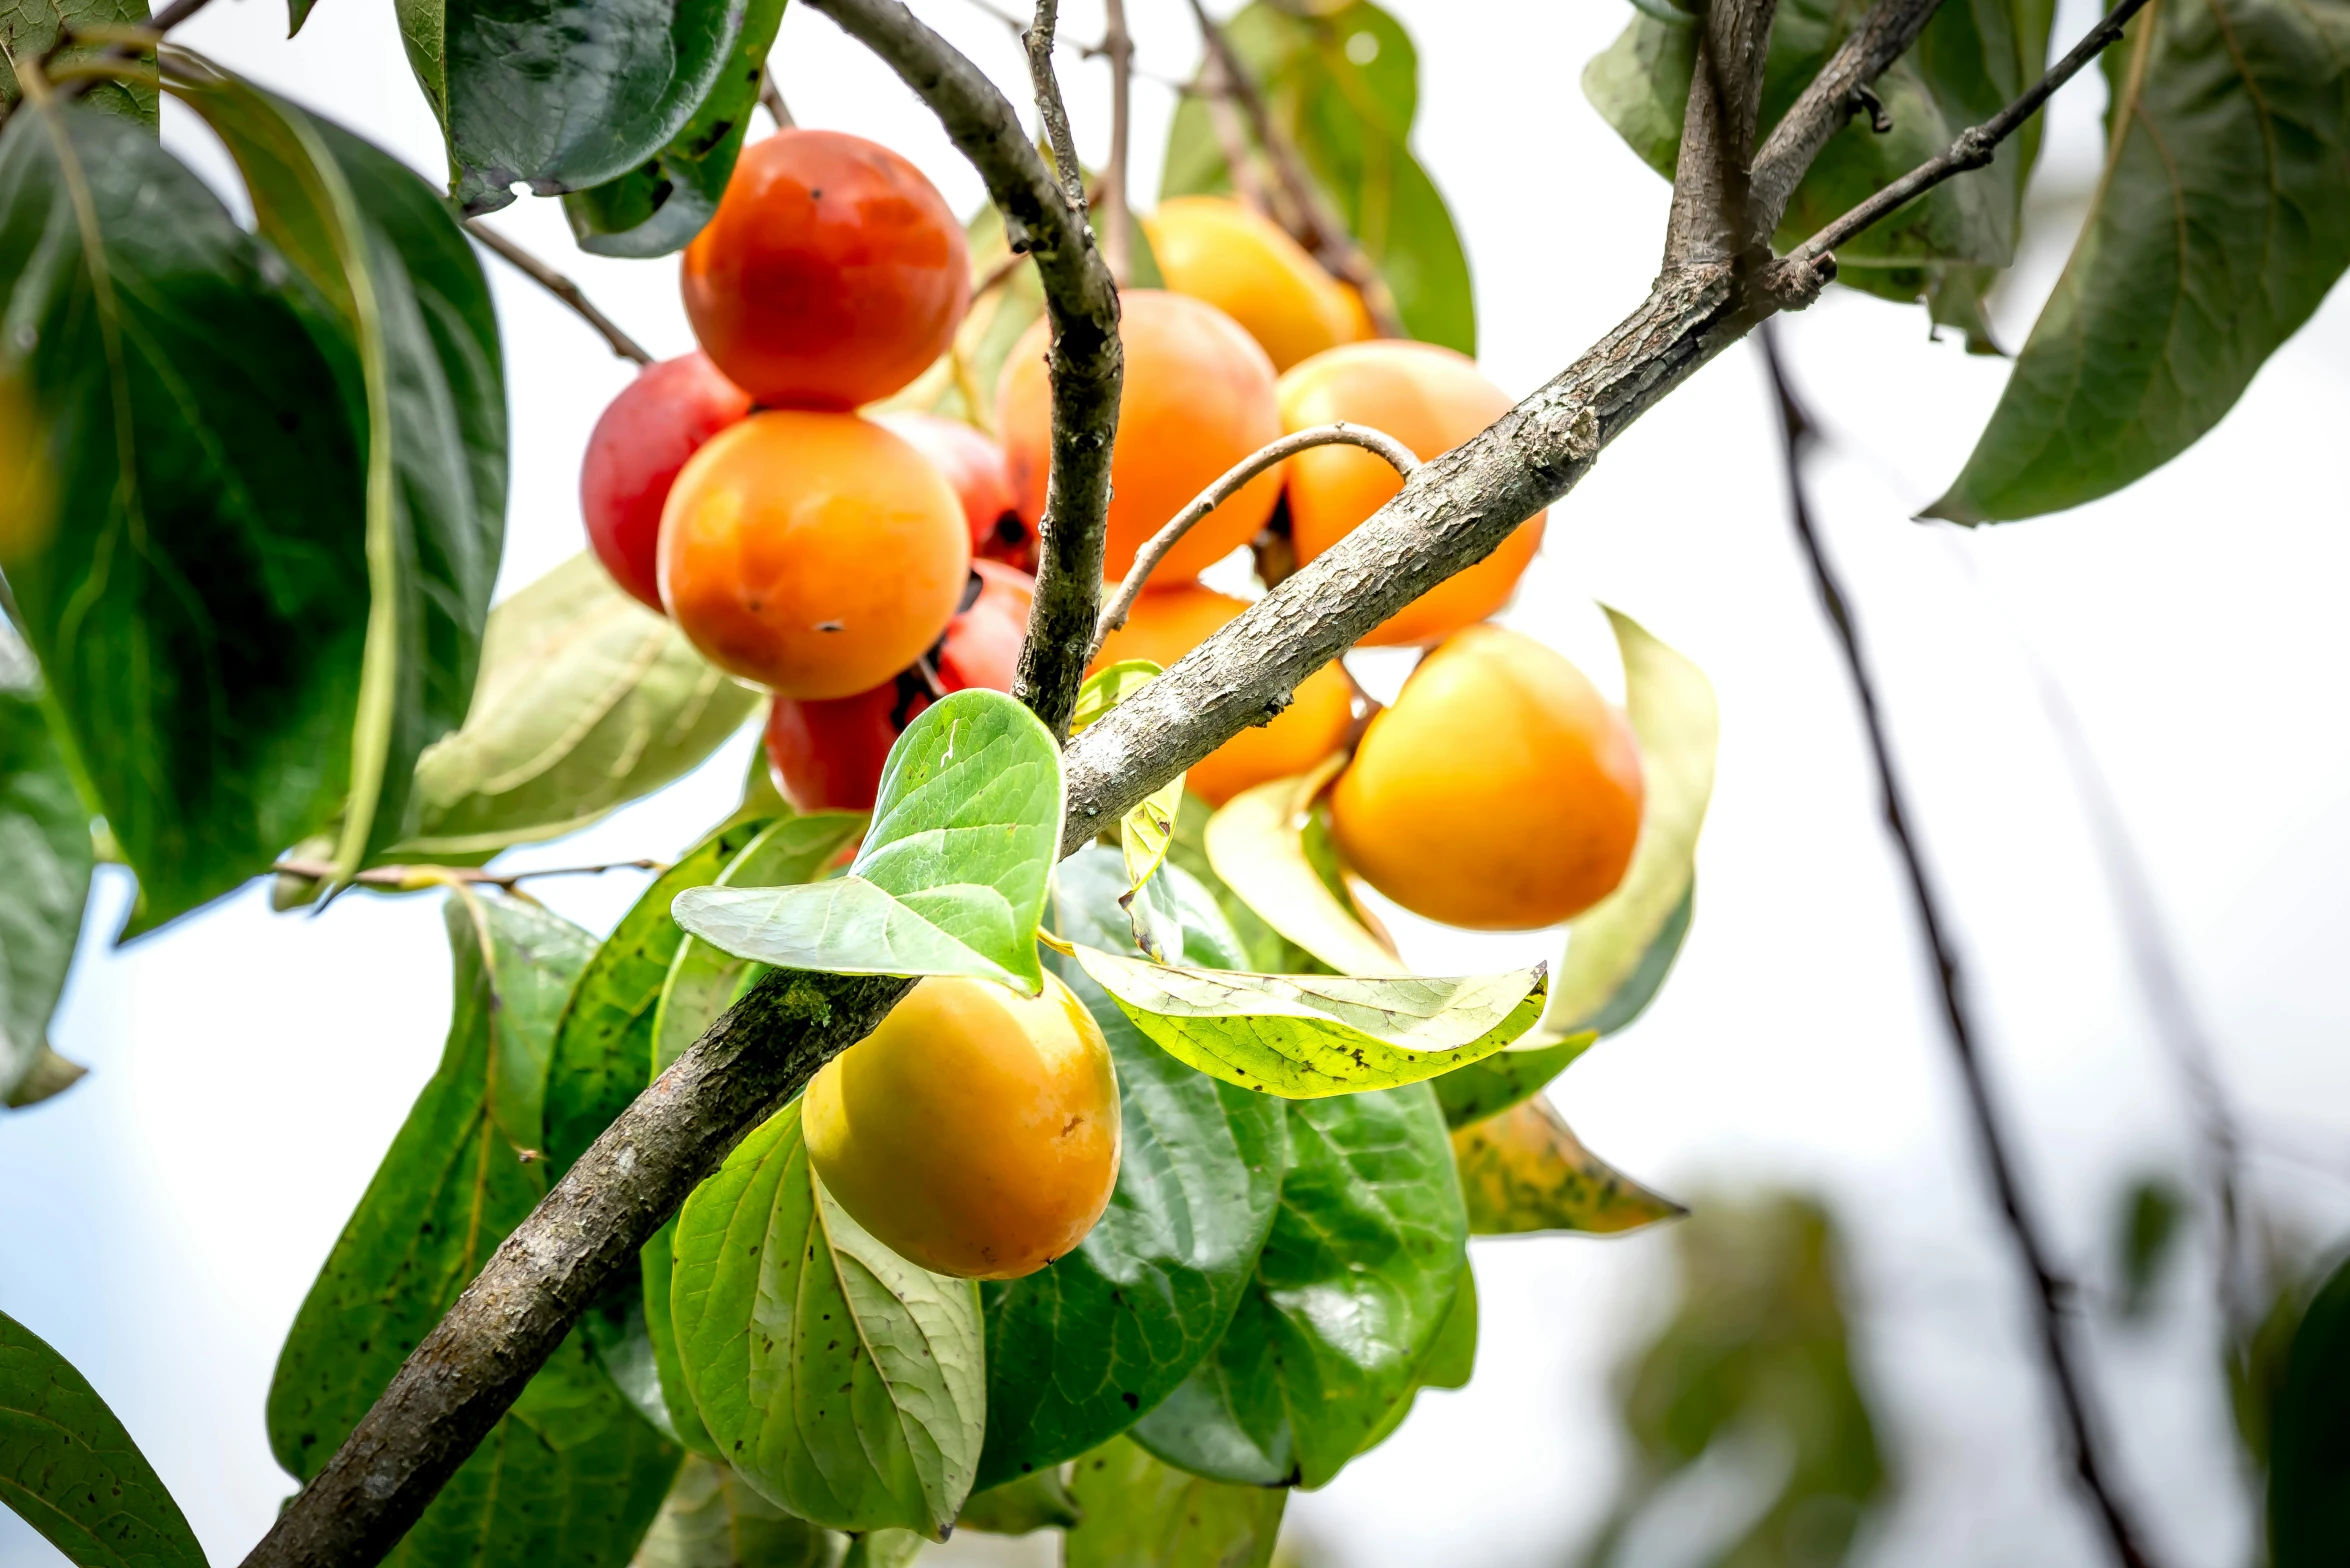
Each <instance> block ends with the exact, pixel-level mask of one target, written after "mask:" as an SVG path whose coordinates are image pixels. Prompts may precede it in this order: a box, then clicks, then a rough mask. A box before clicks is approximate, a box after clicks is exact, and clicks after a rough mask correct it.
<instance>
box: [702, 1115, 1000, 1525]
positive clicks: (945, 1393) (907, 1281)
mask: <svg viewBox="0 0 2350 1568" xmlns="http://www.w3.org/2000/svg"><path fill="white" fill-rule="evenodd" d="M671 1301H672V1305H673V1306H674V1308H675V1311H676V1315H677V1344H678V1349H679V1351H680V1352H681V1353H682V1355H683V1357H684V1361H685V1372H686V1377H687V1380H688V1382H689V1384H690V1385H691V1387H692V1389H693V1396H694V1402H695V1404H696V1405H697V1406H698V1407H699V1408H700V1410H701V1414H702V1420H703V1422H704V1424H705V1425H707V1426H708V1427H709V1429H710V1435H711V1436H712V1437H714V1438H716V1439H717V1440H718V1444H719V1447H720V1449H721V1450H722V1451H723V1452H724V1453H725V1454H726V1455H727V1457H728V1458H729V1460H730V1461H731V1462H732V1463H733V1465H734V1467H735V1468H736V1469H737V1470H739V1471H741V1472H742V1473H743V1474H744V1476H745V1477H746V1478H747V1479H749V1480H750V1481H751V1482H752V1484H753V1485H755V1486H757V1487H758V1488H759V1490H760V1491H762V1492H764V1493H766V1494H767V1495H768V1496H769V1497H771V1498H773V1499H775V1500H776V1501H777V1502H780V1503H781V1504H783V1506H784V1507H786V1508H788V1509H790V1510H791V1511H792V1512H793V1513H795V1514H798V1515H799V1516H800V1517H801V1518H803V1519H808V1520H811V1521H813V1522H815V1523H817V1524H822V1525H827V1526H830V1527H831V1528H833V1529H838V1530H880V1529H886V1528H890V1527H897V1528H903V1529H912V1530H916V1531H919V1532H921V1533H922V1534H924V1535H927V1536H929V1537H931V1538H932V1539H944V1538H945V1534H946V1532H947V1531H948V1530H949V1529H951V1528H952V1527H953V1525H954V1522H955V1515H956V1513H957V1512H958V1511H960V1509H961V1508H962V1506H963V1499H964V1498H965V1497H967V1496H969V1495H970V1491H971V1479H972V1475H973V1474H974V1472H975V1470H976V1468H977V1466H978V1461H979V1446H980V1440H981V1435H982V1429H983V1427H984V1424H985V1420H986V1375H987V1374H986V1369H985V1367H984V1365H983V1352H982V1344H981V1325H980V1317H979V1288H978V1286H977V1285H975V1284H973V1283H972V1282H971V1281H969V1280H952V1279H946V1278H944V1277H942V1276H940V1275H936V1274H932V1273H929V1272H927V1271H925V1270H923V1269H920V1268H917V1267H916V1266H915V1265H913V1264H911V1263H908V1262H907V1261H906V1260H905V1259H903V1258H901V1257H899V1256H897V1254H895V1253H893V1252H891V1251H890V1250H889V1249H888V1248H886V1247H884V1246H882V1245H881V1243H879V1242H877V1241H875V1240H874V1239H873V1238H872V1237H871V1236H869V1235H867V1234H866V1233H865V1231H864V1229H863V1228H862V1227H861V1226H859V1225H858V1224H857V1222H856V1221H855V1220H852V1219H850V1218H849V1216H848V1214H847V1213H846V1212H845V1211H844V1210H842V1208H841V1207H840V1206H839V1205H838V1204H836V1203H834V1202H833V1201H832V1198H831V1196H830V1195H829V1194H827V1193H826V1192H825V1191H824V1189H823V1187H822V1185H821V1184H820V1183H819V1182H818V1181H817V1180H816V1176H815V1172H814V1170H813V1169H812V1168H811V1167H810V1165H809V1163H808V1152H807V1145H806V1143H805V1142H804V1141H803V1140H802V1138H801V1135H800V1107H799V1102H798V1101H796V1100H795V1101H794V1102H792V1103H791V1104H790V1105H787V1106H785V1107H784V1108H783V1109H782V1110H781V1111H779V1112H777V1113H776V1114H775V1115H774V1116H772V1117H770V1118H769V1119H768V1120H767V1122H766V1124H765V1125H764V1126H762V1127H760V1128H759V1130H758V1131H756V1132H754V1133H752V1134H751V1135H750V1137H748V1138H746V1139H744V1140H743V1142H742V1143H741V1144H740V1145H739V1146H738V1147H737V1148H736V1149H735V1151H734V1152H733V1153H732V1154H730V1155H728V1156H727V1159H726V1163H725V1165H724V1166H722V1167H721V1168H720V1169H719V1171H718V1174H716V1175H715V1176H712V1177H711V1178H710V1179H709V1180H708V1181H705V1182H704V1183H703V1184H702V1185H701V1186H700V1187H699V1188H698V1189H696V1191H695V1192H694V1195H693V1196H692V1197H691V1198H689V1199H687V1200H686V1205H685V1209H684V1211H683V1212H682V1213H681V1214H680V1215H679V1216H678V1221H677V1274H676V1282H675V1284H674V1285H673V1287H672V1294H671Z"/></svg>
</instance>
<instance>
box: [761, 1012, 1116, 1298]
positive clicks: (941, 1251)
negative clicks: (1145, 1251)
mask: <svg viewBox="0 0 2350 1568" xmlns="http://www.w3.org/2000/svg"><path fill="white" fill-rule="evenodd" d="M800 1122H801V1126H802V1128H803V1129H804V1130H805V1134H806V1137H807V1140H808V1158H809V1160H810V1162H811V1163H813V1164H814V1166H815V1167H816V1174H817V1175H818V1176H819V1177H821V1178H822V1179H823V1182H824V1186H825V1189H826V1190H827V1191H829V1192H830V1193H831V1194H832V1196H833V1197H834V1198H835V1199H836V1200H838V1202H839V1203H840V1206H841V1207H842V1208H844V1209H846V1210H848V1211H849V1214H850V1216H851V1217H852V1218H854V1219H855V1220H856V1222H857V1223H858V1224H860V1225H862V1226H864V1227H865V1228H866V1229H867V1230H869V1231H871V1232H872V1233H873V1235H874V1236H875V1237H876V1238H877V1239H879V1240H880V1241H881V1243H882V1244H883V1245H885V1246H887V1247H888V1248H889V1249H890V1250H891V1251H893V1252H895V1253H897V1254H898V1255H899V1256H900V1257H902V1258H906V1259H908V1260H910V1261H912V1262H915V1263H919V1264H921V1265H922V1266H923V1267H924V1268H926V1269H929V1270H931V1271H932V1272H933V1273H938V1274H953V1275H957V1276H959V1277H961V1278H964V1279H1018V1278H1019V1277H1020V1276H1021V1275H1023V1274H1033V1273H1035V1272H1036V1271H1037V1270H1038V1269H1041V1268H1043V1267H1044V1266H1045V1265H1046V1264H1048V1263H1050V1262H1052V1261H1053V1260H1054V1259H1055V1258H1058V1257H1062V1256H1064V1255H1066V1254H1067V1253H1068V1252H1069V1251H1070V1250H1071V1249H1072V1248H1074V1247H1075V1246H1076V1245H1077V1244H1078V1243H1079V1242H1080V1241H1083V1240H1084V1239H1085V1233H1086V1232H1087V1231H1090V1230H1092V1229H1093V1225H1094V1221H1096V1220H1098V1219H1100V1218H1101V1217H1102V1210H1103V1209H1105V1208H1107V1207H1108V1206H1109V1202H1110V1190H1111V1188H1113V1187H1114V1186H1116V1185H1117V1181H1118V1078H1117V1073H1116V1071H1115V1070H1114V1069H1113V1067H1112V1065H1111V1062H1110V1046H1109V1042H1108V1041H1107V1040H1105V1039H1103V1038H1102V1031H1101V1025H1099V1024H1097V1023H1095V1022H1094V1020H1093V1014H1091V1013H1089V1012H1087V1011H1086V1010H1085V1004H1084V1003H1083V1002H1080V1001H1079V1000H1078V999H1077V997H1076V995H1075V994H1074V993H1073V992H1071V991H1070V989H1069V988H1068V987H1067V986H1065V985H1063V984H1062V983H1061V982H1060V980H1059V979H1057V978H1056V977H1055V976H1053V975H1051V974H1049V973H1048V974H1047V975H1046V976H1045V977H1044V994H1043V995H1041V996H1036V997H1024V996H1019V995H1016V994H1015V993H1013V992H1012V991H1010V990H1007V989H1006V988H1005V987H1003V986H1000V985H997V984H995V983H993V982H992V981H987V980H966V979H961V978H958V977H953V976H944V975H934V976H932V977H931V978H929V979H927V980H924V981H923V982H921V983H920V984H919V985H917V986H915V987H914V989H913V990H912V991H911V992H909V993H908V994H907V996H906V999H905V1000H904V1001H902V1002H900V1003H898V1005H897V1006H896V1007H895V1008H893V1009H891V1011H890V1015H889V1016H888V1017H887V1018H885V1019H883V1020H882V1021H881V1027H880V1028H878V1029H876V1030H874V1031H873V1032H872V1033H871V1034H870V1035H867V1036H866V1037H865V1038H864V1039H862V1040H860V1041H858V1042H857V1043H856V1044H855V1045H852V1046H850V1047H849V1048H848V1049H847V1050H846V1051H843V1052H842V1053H841V1054H840V1055H838V1056H836V1057H834V1058H833V1059H832V1060H831V1061H829V1062H827V1063H825V1064H824V1067H823V1069H822V1070H821V1071H819V1072H818V1073H817V1074H816V1077H815V1079H814V1081H812V1082H811V1083H810V1084H809V1085H808V1095H807V1102H806V1104H805V1105H804V1106H803V1107H802V1109H801V1117H800Z"/></svg>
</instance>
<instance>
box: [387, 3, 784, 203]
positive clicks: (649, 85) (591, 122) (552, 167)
mask: <svg viewBox="0 0 2350 1568" xmlns="http://www.w3.org/2000/svg"><path fill="white" fill-rule="evenodd" d="M396 10H397V12H398V14H399V18H400V38H401V41H402V42H403V43H404V44H406V46H407V50H408V64H409V66H410V68H411V69H413V70H414V71H415V73H416V80H417V84H418V85H419V86H421V87H422V88H423V89H424V96H425V99H426V101H427V102H429V103H430V104H431V105H432V108H433V113H434V114H435V115H436V116H437V117H438V118H439V120H440V122H441V132H442V135H443V136H444V137H445V138H446V139H447V141H448V146H449V188H450V191H451V192H452V194H454V195H455V196H456V198H457V200H458V201H459V202H461V203H463V204H464V206H465V209H466V211H468V212H469V213H479V212H491V211H494V210H496V209H497V208H500V207H503V206H505V205H506V204H507V203H508V202H510V201H512V200H513V199H514V192H513V187H514V186H516V185H520V184H527V185H528V186H529V187H530V188H531V191H532V192H533V193H534V194H536V195H540V196H552V195H555V194H557V193H558V192H561V191H573V190H585V189H587V188H588V187H590V186H596V185H601V184H603V183H604V182H606V181H607V180H615V179H618V178H620V177H621V176H623V175H625V174H627V173H628V172H629V171H630V170H632V169H635V168H637V167H638V166H639V165H641V164H643V163H645V162H647V161H648V160H650V159H651V158H652V157H654V155H656V154H657V153H659V152H660V151H661V150H662V149H663V148H665V147H667V146H668V145H669V144H670V143H671V142H672V141H674V140H675V139H676V138H677V137H678V135H679V134H680V133H681V132H682V131H684V130H685V128H686V125H687V122H688V121H690V120H691V119H692V118H693V116H694V113H695V111H696V110H697V109H699V108H700V107H701V105H702V103H703V101H704V99H706V98H707V97H708V96H709V95H710V92H711V89H712V88H713V87H714V86H715V85H716V84H717V83H718V80H719V77H720V75H721V73H723V72H724V71H725V70H727V69H728V67H730V66H731V65H732V64H733V63H734V48H735V44H736V41H737V39H738V38H739V37H740V36H741V32H742V28H743V20H744V16H743V9H742V8H741V6H740V5H739V4H729V3H728V0H399V4H398V5H397V7H396Z"/></svg>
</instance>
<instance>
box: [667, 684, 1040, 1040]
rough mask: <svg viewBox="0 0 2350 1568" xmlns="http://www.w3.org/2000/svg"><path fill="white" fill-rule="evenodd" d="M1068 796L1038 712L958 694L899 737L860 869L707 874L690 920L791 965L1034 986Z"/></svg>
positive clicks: (975, 693) (745, 951)
mask: <svg viewBox="0 0 2350 1568" xmlns="http://www.w3.org/2000/svg"><path fill="white" fill-rule="evenodd" d="M1062 795H1063V785H1062V779H1061V752H1060V748H1059V747H1058V746H1056V745H1055V744H1054V743H1053V737H1052V733H1051V731H1049V730H1047V729H1046V728H1045V727H1044V725H1043V724H1041V723H1039V722H1038V721H1037V718H1036V715H1035V714H1033V713H1030V712H1029V711H1028V710H1027V708H1025V707H1023V706H1022V705H1021V704H1020V703H1018V702H1016V701H1014V700H1013V699H1012V698H1010V697H1007V696H1005V695H1004V694H1003V693H1002V692H996V691H987V690H983V689H973V690H969V691H959V692H954V693H952V694H950V695H949V696H946V697H944V698H942V699H940V700H939V701H937V702H935V703H932V704H931V705H930V706H929V707H928V708H925V709H924V710H923V711H922V713H921V715H920V716H919V717H918V718H916V719H915V720H914V722H913V723H912V724H909V725H908V726H906V731H905V733H904V734H902V735H900V736H899V737H898V740H897V744H896V745H895V746H893V747H891V748H890V754H889V761H888V763H887V765H886V766H885V767H884V768H883V769H882V775H881V790H880V795H879V798H878V800H877V801H876V802H875V805H874V808H873V826H872V828H871V829H870V830H869V831H868V832H867V833H866V835H865V844H864V847H863V848H862V849H861V850H859V851H858V853H857V858H856V860H855V862H854V863H853V864H851V865H850V867H849V874H848V875H847V876H845V877H840V878H837V879H835V880H833V881H829V882H824V883H820V884H818V885H816V886H813V887H793V888H782V889H777V890H774V891H754V890H750V889H738V888H697V889H695V890H694V891H692V892H688V893H683V894H680V895H679V896H678V899H677V903H676V905H675V912H676V915H677V923H678V924H679V925H681V926H684V927H685V928H686V929H687V930H688V931H691V932H692V933H693V934H694V935H696V936H698V937H700V938H702V939H703V940H704V941H706V942H709V943H710V944H711V945H713V946H715V947H719V948H723V949H724V950H726V951H727V952H729V953H734V954H736V955H738V956H740V957H743V958H751V959H756V960H758V961H759V962H760V963H763V964H771V965H774V966H775V967H776V968H779V969H807V970H815V971H818V972H820V973H825V974H881V975H969V976H973V977H975V978H978V979H984V980H994V981H997V982H999V983H1001V984H1003V985H1007V986H1011V987H1012V988H1014V989H1015V990H1018V991H1021V992H1023V993H1025V994H1028V995H1031V996H1033V995H1035V994H1036V993H1037V992H1038V990H1039V989H1041V988H1042V986H1043V984H1044V979H1043V971H1042V970H1041V969H1040V968H1039V967H1038V964H1037V957H1036V922H1037V918H1038V917H1039V916H1040V915H1041V914H1042V913H1043V912H1044V900H1045V881H1046V876H1047V873H1049V872H1050V870H1051V868H1052V863H1053V859H1054V857H1055V853H1056V851H1057V849H1058V847H1059V844H1060V836H1061V812H1062Z"/></svg>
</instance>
